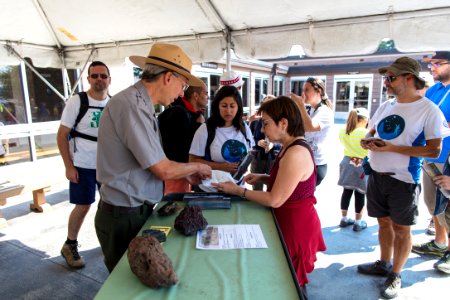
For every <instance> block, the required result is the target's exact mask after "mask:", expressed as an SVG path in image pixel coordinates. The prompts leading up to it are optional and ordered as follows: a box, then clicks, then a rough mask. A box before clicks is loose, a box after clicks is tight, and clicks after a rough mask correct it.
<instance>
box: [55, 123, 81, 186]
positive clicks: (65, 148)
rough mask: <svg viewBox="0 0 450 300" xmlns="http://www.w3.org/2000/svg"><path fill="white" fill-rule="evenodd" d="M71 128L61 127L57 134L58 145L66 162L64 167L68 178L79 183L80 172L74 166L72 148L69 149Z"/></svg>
mask: <svg viewBox="0 0 450 300" xmlns="http://www.w3.org/2000/svg"><path fill="white" fill-rule="evenodd" d="M70 130H71V129H70V128H68V127H66V126H64V125H60V126H59V129H58V133H57V134H56V143H57V144H58V149H59V153H60V154H61V157H62V159H63V162H64V166H65V168H66V177H67V179H68V180H69V181H71V182H74V183H78V171H77V169H75V166H74V165H73V161H72V158H71V156H70V147H69V139H68V136H69V133H70Z"/></svg>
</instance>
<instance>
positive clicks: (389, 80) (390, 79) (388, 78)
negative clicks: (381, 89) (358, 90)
mask: <svg viewBox="0 0 450 300" xmlns="http://www.w3.org/2000/svg"><path fill="white" fill-rule="evenodd" d="M398 77H399V76H383V80H387V82H389V83H392V82H394V80H395V79H397V78H398Z"/></svg>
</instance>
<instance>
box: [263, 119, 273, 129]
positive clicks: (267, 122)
mask: <svg viewBox="0 0 450 300" xmlns="http://www.w3.org/2000/svg"><path fill="white" fill-rule="evenodd" d="M270 121H272V122H274V120H271V119H268V120H262V127H263V128H266V127H267V125H269V123H270Z"/></svg>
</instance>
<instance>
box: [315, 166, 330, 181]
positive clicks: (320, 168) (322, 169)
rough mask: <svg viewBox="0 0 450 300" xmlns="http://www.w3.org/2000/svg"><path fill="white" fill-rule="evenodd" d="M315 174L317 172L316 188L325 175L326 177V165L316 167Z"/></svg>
mask: <svg viewBox="0 0 450 300" xmlns="http://www.w3.org/2000/svg"><path fill="white" fill-rule="evenodd" d="M316 172H317V176H316V178H317V181H316V186H318V185H319V184H320V183H321V182H322V180H323V179H324V178H325V175H327V165H326V164H324V165H320V166H316Z"/></svg>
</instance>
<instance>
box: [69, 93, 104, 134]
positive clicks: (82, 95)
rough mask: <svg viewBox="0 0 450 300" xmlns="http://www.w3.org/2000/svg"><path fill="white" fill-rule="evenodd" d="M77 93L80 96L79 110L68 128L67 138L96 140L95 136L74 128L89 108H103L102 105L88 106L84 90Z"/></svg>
mask: <svg viewBox="0 0 450 300" xmlns="http://www.w3.org/2000/svg"><path fill="white" fill-rule="evenodd" d="M78 95H79V96H80V111H79V112H78V116H77V118H76V119H75V124H74V125H73V127H72V130H70V133H69V139H73V138H76V137H80V138H82V139H86V140H90V141H93V142H96V141H97V137H96V136H92V135H88V134H84V133H81V132H78V131H77V130H76V129H77V126H78V123H80V121H81V119H82V118H83V117H84V115H85V114H86V112H87V111H88V109H89V108H94V109H99V110H103V107H98V106H89V99H88V96H87V93H86V92H80V93H78Z"/></svg>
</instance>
